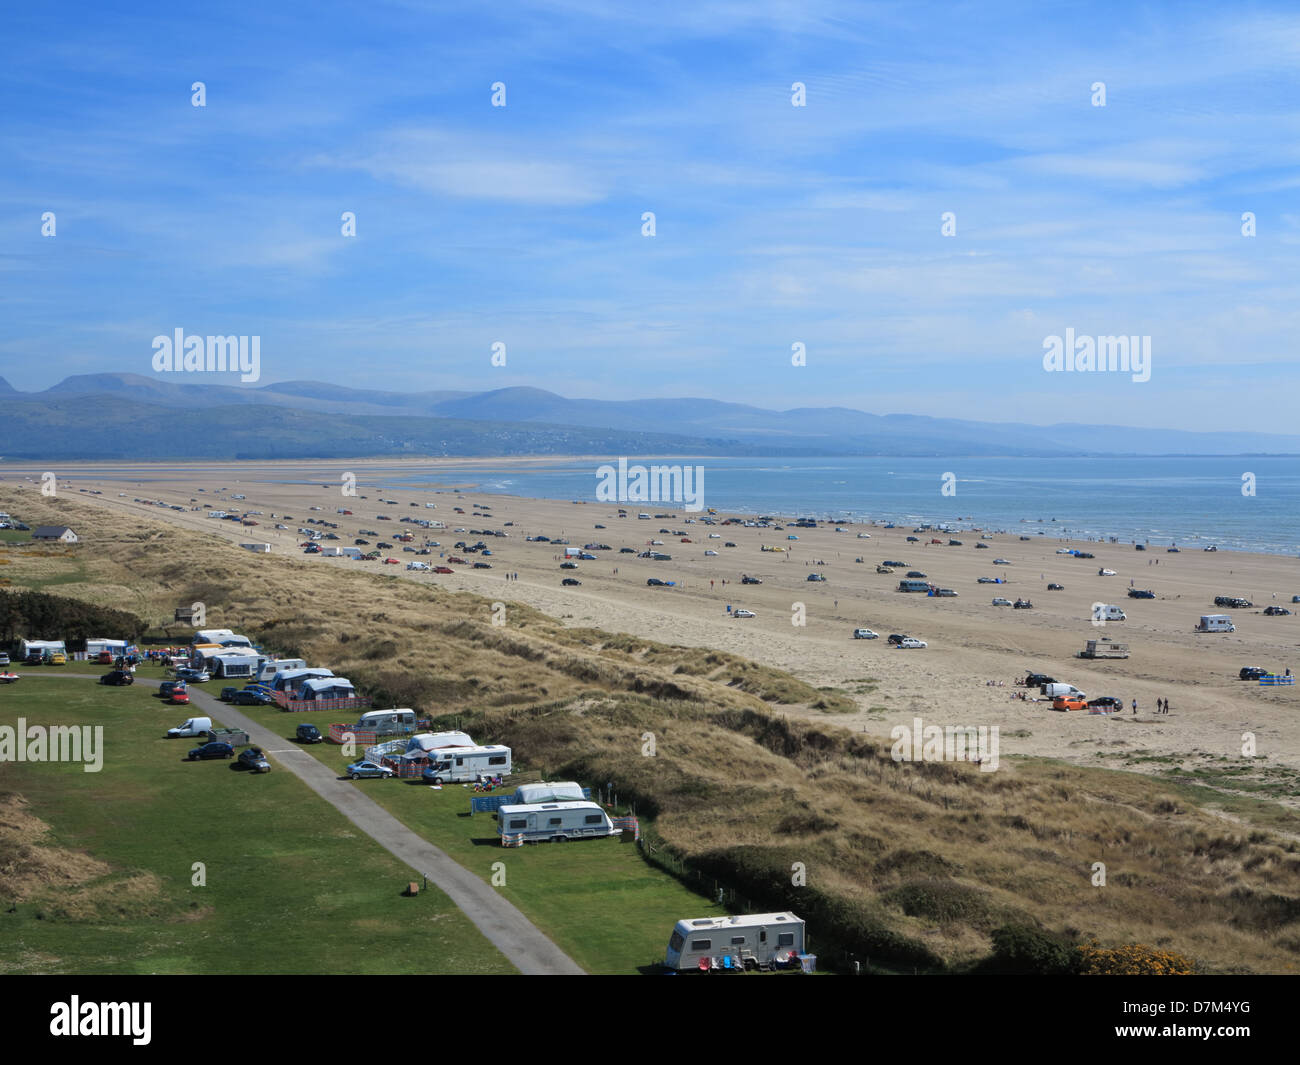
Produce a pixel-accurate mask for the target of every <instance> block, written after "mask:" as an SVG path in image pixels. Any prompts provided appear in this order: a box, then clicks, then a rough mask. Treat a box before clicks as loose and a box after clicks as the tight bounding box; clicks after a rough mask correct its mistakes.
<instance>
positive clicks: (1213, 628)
mask: <svg viewBox="0 0 1300 1065" xmlns="http://www.w3.org/2000/svg"><path fill="white" fill-rule="evenodd" d="M1195 631H1196V632H1236V631H1237V626H1236V625H1234V624H1233V623H1232V618H1230V617H1228V615H1227V614H1202V615H1201V620H1200V621H1199V622H1197V624H1196V629H1195Z"/></svg>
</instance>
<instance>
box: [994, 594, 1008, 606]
mask: <svg viewBox="0 0 1300 1065" xmlns="http://www.w3.org/2000/svg"><path fill="white" fill-rule="evenodd" d="M993 605H994V606H1010V605H1011V600H1010V599H1003V598H1002V596H1000V595H999V596H996V597H994V599H993Z"/></svg>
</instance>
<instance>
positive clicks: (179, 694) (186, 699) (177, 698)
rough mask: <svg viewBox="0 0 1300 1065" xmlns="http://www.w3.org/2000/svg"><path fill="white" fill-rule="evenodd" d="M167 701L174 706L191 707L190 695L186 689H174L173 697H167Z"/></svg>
mask: <svg viewBox="0 0 1300 1065" xmlns="http://www.w3.org/2000/svg"><path fill="white" fill-rule="evenodd" d="M167 701H168V702H169V703H171V704H172V705H174V706H189V705H190V693H189V692H187V691H186V690H185V689H184V688H173V689H172V693H171V695H169V696H167Z"/></svg>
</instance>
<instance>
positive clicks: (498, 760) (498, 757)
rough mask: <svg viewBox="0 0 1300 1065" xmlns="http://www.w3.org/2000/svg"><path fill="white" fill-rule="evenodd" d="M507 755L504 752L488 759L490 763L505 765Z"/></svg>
mask: <svg viewBox="0 0 1300 1065" xmlns="http://www.w3.org/2000/svg"><path fill="white" fill-rule="evenodd" d="M505 764H506V756H505V755H504V754H494V755H493V756H492V757H491V758H489V759H488V765H505Z"/></svg>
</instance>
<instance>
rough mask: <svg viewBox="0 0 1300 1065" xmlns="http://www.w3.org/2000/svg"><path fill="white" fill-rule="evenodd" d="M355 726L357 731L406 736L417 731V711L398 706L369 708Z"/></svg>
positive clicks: (378, 734)
mask: <svg viewBox="0 0 1300 1065" xmlns="http://www.w3.org/2000/svg"><path fill="white" fill-rule="evenodd" d="M353 728H354V729H355V730H356V731H357V732H373V733H374V734H375V735H376V736H404V735H406V734H408V733H411V732H414V731H415V711H414V710H398V709H396V708H394V709H389V710H368V711H367V712H366V713H364V714H362V715H361V720H360V721H358V722H357V723H356V724H355V725H354V726H353Z"/></svg>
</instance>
